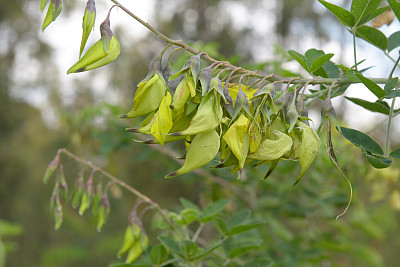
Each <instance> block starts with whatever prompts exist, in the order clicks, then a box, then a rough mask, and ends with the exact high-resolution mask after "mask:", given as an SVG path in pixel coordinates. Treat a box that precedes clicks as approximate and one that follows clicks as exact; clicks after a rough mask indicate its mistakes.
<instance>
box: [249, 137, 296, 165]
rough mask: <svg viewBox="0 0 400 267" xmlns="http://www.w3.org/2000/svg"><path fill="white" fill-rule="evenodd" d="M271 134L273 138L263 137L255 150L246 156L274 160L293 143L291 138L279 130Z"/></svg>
mask: <svg viewBox="0 0 400 267" xmlns="http://www.w3.org/2000/svg"><path fill="white" fill-rule="evenodd" d="M273 134H274V135H275V138H274V139H265V140H264V141H263V142H262V143H261V144H260V146H259V147H258V149H257V151H256V152H254V153H252V154H249V156H248V157H249V158H250V159H257V160H276V159H279V158H280V157H282V156H283V155H284V154H285V153H287V152H288V151H289V150H290V149H291V147H292V145H293V140H292V138H290V136H288V135H287V134H284V133H282V132H279V131H273Z"/></svg>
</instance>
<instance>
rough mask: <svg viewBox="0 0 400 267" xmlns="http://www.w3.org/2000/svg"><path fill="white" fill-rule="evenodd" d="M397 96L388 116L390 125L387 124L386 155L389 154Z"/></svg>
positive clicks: (393, 100)
mask: <svg viewBox="0 0 400 267" xmlns="http://www.w3.org/2000/svg"><path fill="white" fill-rule="evenodd" d="M395 101H396V98H395V97H394V98H393V99H392V104H391V106H390V111H389V118H388V126H387V133H386V144H385V157H388V156H389V139H390V127H391V125H392V118H393V110H394V104H395Z"/></svg>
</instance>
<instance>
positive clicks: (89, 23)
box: [79, 0, 96, 58]
mask: <svg viewBox="0 0 400 267" xmlns="http://www.w3.org/2000/svg"><path fill="white" fill-rule="evenodd" d="M95 19H96V5H95V2H94V0H88V1H87V3H86V9H85V14H84V15H83V22H82V29H83V32H82V40H81V48H80V50H79V58H80V57H81V56H82V52H83V49H84V48H85V45H86V42H87V39H88V38H89V34H90V32H91V31H92V29H93V26H94V21H95Z"/></svg>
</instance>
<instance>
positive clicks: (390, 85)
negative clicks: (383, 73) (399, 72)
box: [384, 77, 399, 93]
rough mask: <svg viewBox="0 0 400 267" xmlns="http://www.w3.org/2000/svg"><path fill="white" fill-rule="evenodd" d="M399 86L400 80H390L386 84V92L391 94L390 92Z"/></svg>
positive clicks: (396, 78)
mask: <svg viewBox="0 0 400 267" xmlns="http://www.w3.org/2000/svg"><path fill="white" fill-rule="evenodd" d="M398 84H399V78H398V77H395V78H393V79H390V80H389V81H388V82H387V83H386V84H385V87H384V89H385V92H386V93H389V92H390V91H392V90H393V89H394V88H396V86H397V85H398Z"/></svg>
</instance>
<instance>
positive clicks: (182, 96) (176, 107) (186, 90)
mask: <svg viewBox="0 0 400 267" xmlns="http://www.w3.org/2000/svg"><path fill="white" fill-rule="evenodd" d="M195 95H196V91H195V88H194V82H193V78H192V77H185V78H184V79H183V80H182V81H181V82H180V83H179V85H178V87H177V88H176V90H175V93H174V96H173V99H172V103H171V109H172V110H173V112H174V114H179V113H181V112H183V108H184V107H185V103H186V101H187V100H188V98H189V96H191V97H194V96H195Z"/></svg>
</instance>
